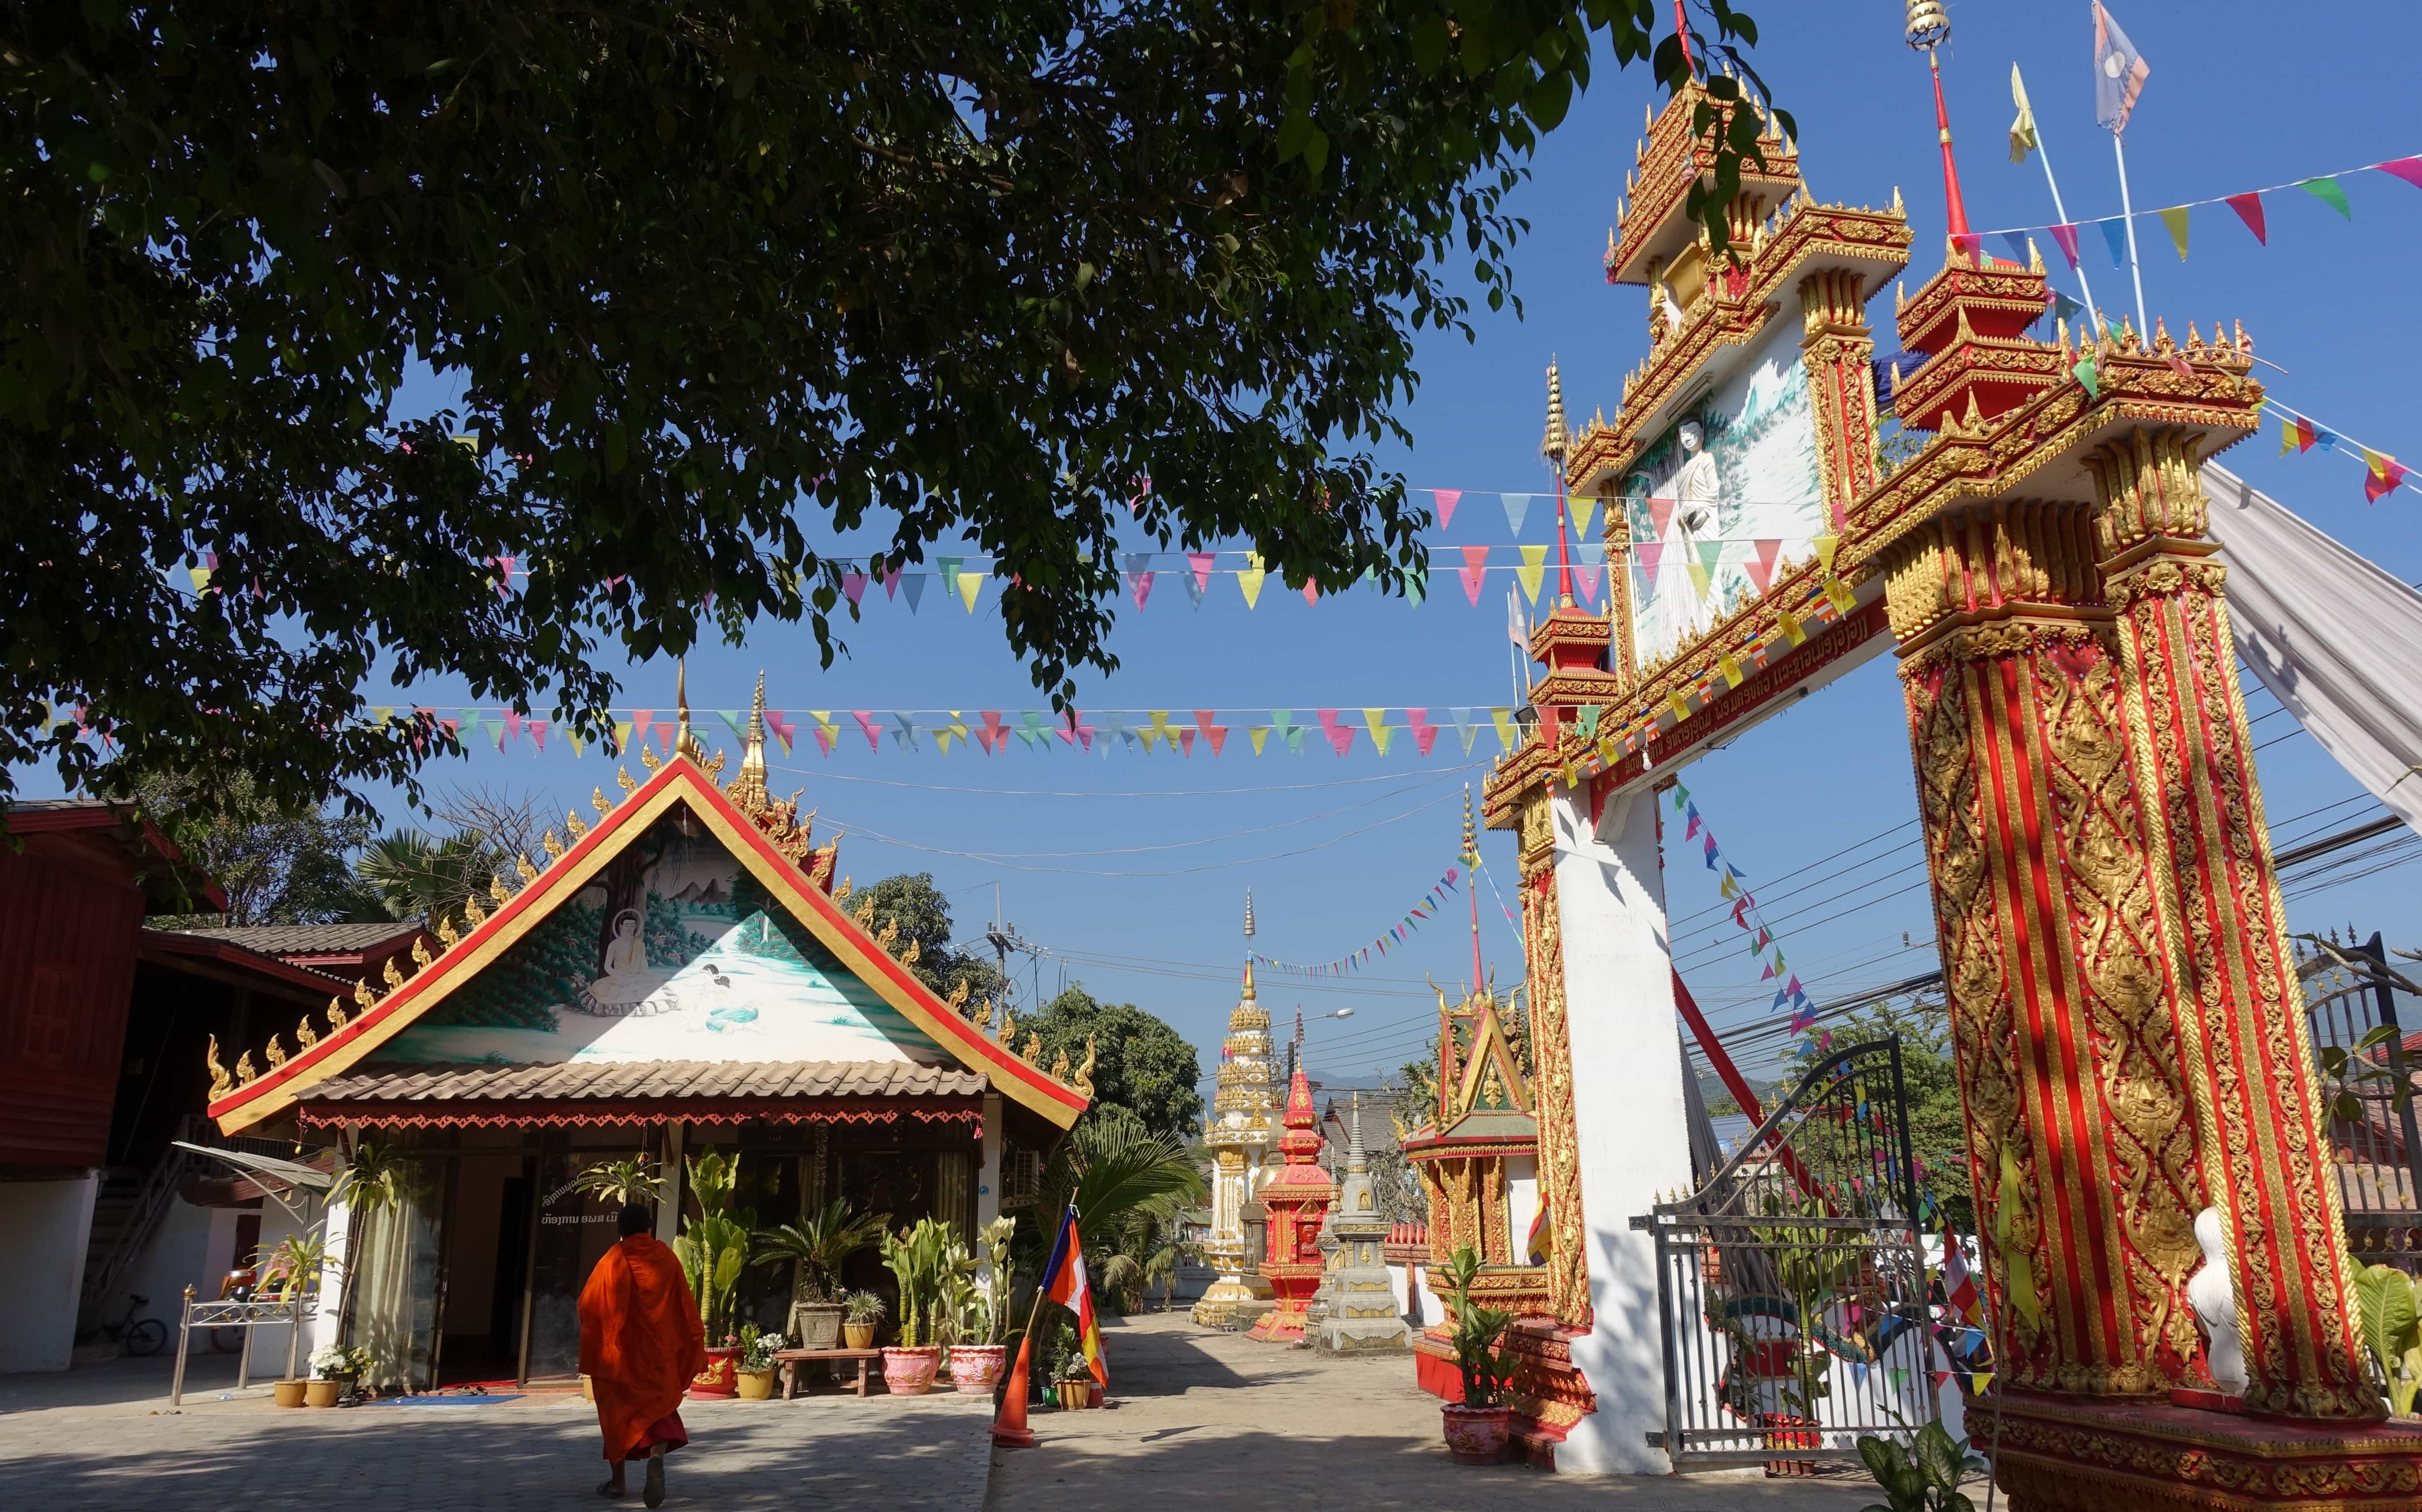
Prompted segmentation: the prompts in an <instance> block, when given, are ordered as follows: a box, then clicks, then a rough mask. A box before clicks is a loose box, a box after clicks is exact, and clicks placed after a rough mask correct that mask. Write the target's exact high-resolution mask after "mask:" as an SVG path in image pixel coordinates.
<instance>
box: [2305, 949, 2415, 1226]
mask: <svg viewBox="0 0 2422 1512" xmlns="http://www.w3.org/2000/svg"><path fill="white" fill-rule="evenodd" d="M2296 975H2297V977H2298V979H2299V980H2300V981H2302V982H2303V984H2304V1021H2305V1023H2306V1024H2307V1025H2308V1026H2309V1027H2310V1029H2311V1031H2312V1036H2313V1047H2314V1048H2315V1050H2316V1051H2318V1052H2319V1055H2320V1066H2319V1067H2318V1070H2319V1071H2320V1079H2321V1095H2322V1097H2323V1099H2324V1100H2325V1104H2326V1106H2325V1110H2324V1111H2325V1116H2327V1118H2328V1120H2329V1137H2330V1143H2331V1145H2332V1147H2333V1150H2332V1153H2333V1154H2334V1155H2335V1157H2336V1162H2335V1163H2336V1169H2337V1177H2338V1198H2339V1201H2340V1204H2341V1205H2342V1206H2343V1208H2344V1210H2345V1212H2346V1226H2347V1247H2348V1248H2349V1249H2350V1250H2351V1251H2353V1252H2354V1253H2355V1255H2356V1256H2357V1257H2358V1258H2360V1259H2362V1260H2364V1261H2365V1262H2367V1263H2370V1264H2388V1265H2395V1266H2399V1267H2401V1268H2405V1269H2409V1270H2410V1269H2414V1268H2415V1266H2416V1264H2417V1262H2422V1200H2417V1190H2418V1189H2422V1134H2417V1131H2416V1128H2415V1121H2416V1110H2415V1108H2414V1095H2413V1089H2414V1085H2415V1062H2416V1059H2417V1057H2416V1054H2415V1052H2416V1050H2417V1049H2422V1036H2416V1035H2414V1032H2413V1030H2412V1029H2411V1028H2408V1027H2406V1026H2407V1025H2409V1024H2411V1023H2413V1021H2414V1019H2416V1018H2417V1017H2422V1015H2417V1014H2416V1013H2415V1012H2414V1006H2415V1005H2414V1002H2413V1001H2412V997H2411V994H2412V990H2413V989H2412V984H2411V983H2410V982H2409V980H2408V979H2407V978H2406V977H2405V976H2404V975H2403V974H2402V973H2400V972H2398V971H2397V970H2395V969H2392V968H2390V967H2389V965H2388V958H2387V953H2385V952H2384V951H2383V950H2382V949H2381V940H2380V937H2379V936H2378V935H2376V934H2375V935H2373V936H2372V937H2371V938H2370V939H2368V940H2367V941H2366V942H2364V943H2363V944H2361V945H2353V944H2350V945H2347V946H2345V947H2340V946H2338V945H2337V944H2336V943H2335V936H2333V937H2332V939H2331V941H2330V942H2327V943H2324V942H2321V941H2320V940H2318V939H2314V940H2313V942H2312V943H2311V944H2309V945H2307V944H2305V943H2304V942H2303V941H2300V942H2299V944H2298V949H2297V961H2296ZM2400 994H2404V995H2406V996H2407V999H2408V1000H2407V1002H2406V1004H2405V1010H2406V1011H2405V1014H2404V1019H2405V1023H2404V1024H2400V1023H2399V1021H2398V1019H2399V1015H2398V996H2399V995H2400Z"/></svg>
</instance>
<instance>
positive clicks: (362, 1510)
mask: <svg viewBox="0 0 2422 1512" xmlns="http://www.w3.org/2000/svg"><path fill="white" fill-rule="evenodd" d="M1104 1344H1105V1347H1106V1348H1107V1350H1108V1351H1109V1358H1110V1368H1111V1383H1112V1386H1113V1388H1114V1391H1113V1393H1112V1397H1113V1400H1114V1402H1115V1403H1116V1405H1115V1406H1113V1407H1111V1408H1109V1409H1108V1410H1101V1411H1092V1412H1061V1411H1057V1410H1050V1409H1044V1408H1038V1410H1036V1411H1035V1413H1034V1417H1033V1425H1034V1428H1035V1432H1036V1434H1037V1436H1038V1437H1039V1438H1040V1439H1041V1440H1042V1446H1041V1447H1040V1448H1037V1449H1030V1450H1019V1451H1014V1452H1010V1451H994V1450H992V1449H991V1448H990V1445H989V1440H988V1436H987V1433H986V1428H987V1426H988V1425H989V1421H990V1416H991V1408H990V1403H989V1402H988V1401H986V1400H984V1399H982V1398H968V1397H960V1396H954V1395H940V1396H926V1397H918V1398H893V1397H886V1396H882V1395H879V1394H878V1395H876V1396H873V1397H870V1398H868V1399H867V1400H864V1401H860V1400H858V1399H857V1398H856V1397H854V1396H850V1395H847V1394H841V1395H835V1394H830V1393H829V1392H828V1391H827V1392H826V1393H823V1394H817V1395H813V1396H810V1397H805V1398H802V1399H801V1400H798V1401H795V1402H779V1401H778V1402H745V1403H744V1402H709V1403H698V1402H694V1403H690V1404H688V1405H686V1406H684V1408H683V1410H682V1411H683V1417H684V1421H686V1422H687V1423H688V1425H689V1426H690V1433H691V1439H692V1443H691V1447H690V1448H688V1449H686V1450H684V1451H683V1452H682V1453H681V1454H679V1455H677V1456H676V1457H674V1460H673V1463H672V1466H671V1473H670V1475H669V1485H670V1490H671V1495H670V1497H669V1498H668V1503H667V1504H668V1505H669V1506H696V1507H701V1508H710V1509H715V1512H721V1509H723V1508H747V1507H774V1506H784V1507H801V1506H806V1507H866V1508H891V1507H896V1506H914V1507H917V1508H920V1512H924V1509H932V1512H980V1509H983V1512H1082V1509H1090V1508H1100V1509H1104V1512H1185V1509H1187V1508H1196V1507H1200V1508H1204V1509H1210V1508H1222V1509H1225V1508H1233V1507H1237V1506H1240V1505H1247V1504H1250V1505H1254V1506H1257V1507H1267V1508H1272V1509H1278V1512H1295V1509H1307V1512H1309V1509H1315V1508H1318V1509H1327V1508H1338V1509H1345V1508H1354V1509H1357V1512H1363V1509H1370V1508H1391V1509H1398V1508H1401V1509H1406V1512H1431V1509H1436V1512H1449V1509H1454V1512H1467V1509H1472V1508H1493V1507H1505V1508H1512V1507H1515V1506H1517V1505H1519V1506H1521V1507H1523V1508H1524V1509H1526V1512H1528V1509H1531V1508H1554V1507H1562V1506H1572V1507H1580V1506H1583V1505H1587V1506H1592V1507H1598V1506H1605V1505H1609V1504H1613V1505H1619V1506H1626V1507H1639V1508H1643V1509H1646V1508H1662V1507H1672V1508H1676V1509H1686V1512H1687V1509H1699V1508H1706V1509H1708V1512H1715V1509H1718V1508H1734V1507H1740V1508H1752V1509H1757V1512H1767V1509H1771V1512H1857V1509H1858V1508H1860V1507H1863V1506H1865V1505H1866V1504H1869V1503H1870V1502H1872V1501H1874V1500H1875V1499H1876V1498H1875V1496H1874V1494H1873V1492H1874V1488H1873V1487H1871V1486H1869V1485H1867V1483H1866V1482H1865V1480H1864V1477H1863V1476H1853V1475H1850V1474H1839V1475H1835V1476H1832V1477H1828V1478H1826V1479H1822V1480H1818V1481H1813V1482H1811V1481H1768V1480H1766V1479H1764V1478H1763V1477H1762V1476H1759V1475H1758V1474H1756V1473H1754V1472H1752V1473H1746V1474H1725V1475H1722V1476H1691V1477H1688V1478H1681V1479H1675V1478H1659V1479H1653V1480H1649V1479H1605V1480H1597V1479H1590V1480H1584V1479H1581V1478H1580V1477H1575V1476H1550V1475H1545V1474H1542V1473H1538V1472H1534V1471H1532V1470H1529V1469H1527V1468H1524V1467H1522V1466H1518V1465H1503V1466H1493V1467H1487V1468H1474V1467H1470V1466H1462V1465H1456V1464H1455V1463H1454V1462H1453V1461H1451V1460H1450V1459H1449V1458H1448V1457H1447V1454H1446V1451H1445V1448H1444V1447H1443V1446H1442V1444H1441V1443H1440V1442H1439V1416H1438V1402H1437V1399H1436V1398H1434V1397H1431V1396H1428V1395H1426V1394H1423V1393H1422V1392H1420V1391H1417V1390H1416V1389H1414V1387H1413V1384H1412V1370H1411V1366H1410V1364H1409V1362H1407V1361H1406V1360H1405V1359H1404V1358H1403V1357H1401V1356H1399V1357H1394V1358H1390V1359H1371V1360H1342V1361H1341V1360H1327V1359H1323V1358H1321V1357H1319V1356H1316V1355H1313V1354H1312V1353H1310V1352H1308V1351H1304V1350H1299V1349H1289V1348H1281V1347H1273V1346H1269V1345H1261V1344H1254V1343H1252V1342H1250V1341H1249V1340H1247V1339H1244V1338H1241V1337H1238V1336H1235V1335H1230V1334H1217V1333H1206V1332H1203V1331H1200V1330H1197V1329H1195V1328H1194V1327H1193V1326H1192V1325H1191V1324H1190V1323H1188V1322H1187V1320H1186V1318H1185V1316H1184V1315H1182V1314H1177V1315H1145V1316H1140V1317H1137V1318H1133V1319H1130V1320H1128V1321H1126V1322H1124V1323H1115V1324H1112V1325H1111V1326H1110V1327H1109V1328H1108V1329H1107V1330H1106V1331H1105V1334H1104ZM233 1383H234V1362H233V1361H232V1360H230V1359H228V1358H226V1357H219V1358H217V1359H209V1358H205V1359H203V1360H199V1361H197V1362H196V1368H195V1370H194V1371H193V1373H192V1374H191V1375H190V1376H189V1377H188V1395H187V1397H186V1402H185V1407H184V1410H182V1411H179V1412H173V1413H172V1412H170V1411H169V1410H168V1408H167V1371H166V1368H165V1362H161V1361H116V1362H109V1363H107V1364H102V1365H97V1366H91V1367H87V1368H83V1369H79V1370H76V1371H73V1372H70V1373H69V1374H67V1375H64V1376H48V1377H24V1376H19V1377H8V1378H0V1476H5V1477H6V1478H5V1480H0V1485H6V1486H7V1488H8V1490H9V1492H10V1493H11V1494H10V1497H9V1502H10V1504H11V1505H13V1506H24V1507H30V1508H34V1509H36V1512H119V1509H125V1512H253V1509H256V1508H258V1509H260V1512H287V1509H292V1512H333V1509H337V1508H345V1509H358V1512H383V1509H389V1508H392V1509H395V1512H509V1509H510V1512H524V1509H528V1508H541V1507H563V1508H572V1507H578V1506H584V1505H586V1506H596V1505H600V1504H601V1503H600V1502H599V1501H598V1499H597V1497H595V1496H594V1495H593V1494H592V1492H591V1488H593V1487H594V1486H595V1485H596V1484H597V1482H598V1481H599V1480H600V1479H602V1478H603V1469H604V1467H603V1465H602V1463H601V1462H600V1460H599V1459H598V1457H597V1429H596V1418H595V1416H594V1414H593V1412H592V1411H591V1410H590V1409H588V1408H586V1407H585V1406H583V1405H582V1403H581V1401H580V1399H579V1397H578V1396H577V1395H574V1394H564V1393H555V1394H529V1395H525V1396H523V1397H520V1398H519V1399H517V1400H513V1401H510V1402H496V1403H493V1404H490V1405H485V1406H429V1407H365V1408H360V1409H356V1410H352V1411H344V1412H336V1411H310V1410H279V1409H277V1408H275V1407H274V1406H272V1405H271V1404H270V1402H269V1399H268V1390H267V1388H266V1387H263V1386H254V1387H252V1388H251V1389H249V1390H248V1391H246V1392H244V1393H241V1394H237V1393H234V1392H233V1391H232V1386H233ZM1974 1494H1975V1497H1976V1501H1977V1504H1978V1505H1979V1506H1981V1505H1983V1488H1982V1487H1978V1488H1974ZM630 1504H632V1505H637V1498H636V1497H635V1498H633V1499H632V1500H631V1503H630Z"/></svg>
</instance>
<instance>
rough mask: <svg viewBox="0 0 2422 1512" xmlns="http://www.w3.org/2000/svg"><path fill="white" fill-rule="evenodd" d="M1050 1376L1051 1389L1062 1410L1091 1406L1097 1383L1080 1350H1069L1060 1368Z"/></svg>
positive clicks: (1083, 1353)
mask: <svg viewBox="0 0 2422 1512" xmlns="http://www.w3.org/2000/svg"><path fill="white" fill-rule="evenodd" d="M1051 1374H1052V1381H1051V1388H1052V1390H1053V1391H1054V1392H1055V1393H1056V1394H1058V1395H1059V1397H1060V1405H1061V1406H1062V1408H1066V1409H1071V1410H1074V1409H1078V1408H1087V1407H1091V1406H1093V1403H1094V1400H1095V1396H1094V1392H1095V1388H1096V1384H1097V1383H1096V1382H1095V1381H1094V1379H1093V1365H1092V1364H1090V1363H1089V1362H1087V1361H1086V1359H1085V1352H1084V1351H1083V1350H1082V1349H1071V1350H1069V1351H1068V1357H1067V1358H1066V1359H1065V1360H1062V1361H1061V1362H1060V1368H1059V1369H1058V1370H1055V1371H1053V1372H1052V1373H1051Z"/></svg>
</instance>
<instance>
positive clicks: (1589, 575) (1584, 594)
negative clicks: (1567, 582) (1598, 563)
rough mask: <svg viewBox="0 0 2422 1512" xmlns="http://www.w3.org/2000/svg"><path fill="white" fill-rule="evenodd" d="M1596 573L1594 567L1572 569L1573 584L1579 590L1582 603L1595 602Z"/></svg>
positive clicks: (1593, 604) (1589, 603)
mask: <svg viewBox="0 0 2422 1512" xmlns="http://www.w3.org/2000/svg"><path fill="white" fill-rule="evenodd" d="M1597 575H1598V569H1597V568H1596V567H1576V568H1574V569H1573V586H1574V587H1576V588H1578V589H1580V590H1581V602H1582V603H1583V604H1587V605H1591V606H1595V605H1596V603H1597Z"/></svg>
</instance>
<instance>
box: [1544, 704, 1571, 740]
mask: <svg viewBox="0 0 2422 1512" xmlns="http://www.w3.org/2000/svg"><path fill="white" fill-rule="evenodd" d="M1538 714H1539V738H1540V739H1541V740H1543V741H1545V742H1547V745H1548V748H1549V750H1554V749H1555V748H1556V747H1557V746H1558V745H1559V744H1560V743H1562V741H1563V740H1564V738H1565V711H1564V710H1562V709H1559V708H1557V707H1556V706H1555V705H1553V704H1549V705H1546V706H1544V707H1542V708H1541V709H1540V710H1539V711H1538Z"/></svg>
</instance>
